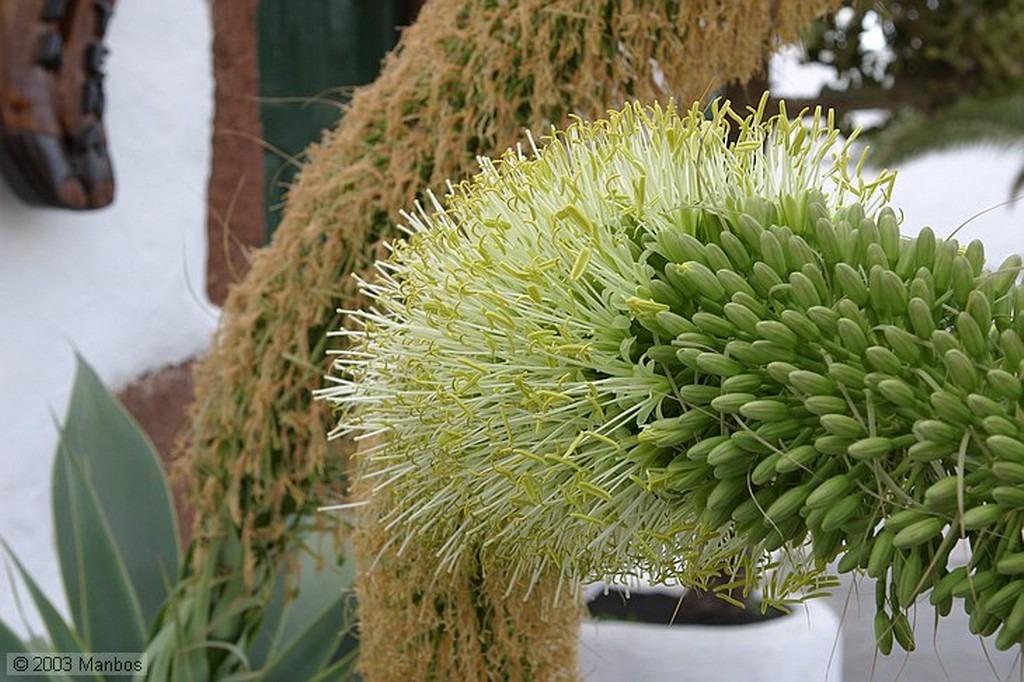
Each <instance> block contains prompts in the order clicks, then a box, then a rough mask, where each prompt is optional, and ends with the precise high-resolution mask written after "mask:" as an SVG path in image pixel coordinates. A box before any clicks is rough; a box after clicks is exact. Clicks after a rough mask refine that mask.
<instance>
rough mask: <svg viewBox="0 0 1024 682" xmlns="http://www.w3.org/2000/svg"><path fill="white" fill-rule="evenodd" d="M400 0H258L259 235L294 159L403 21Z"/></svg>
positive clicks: (368, 71) (369, 74)
mask: <svg viewBox="0 0 1024 682" xmlns="http://www.w3.org/2000/svg"><path fill="white" fill-rule="evenodd" d="M409 4H410V3H409V2H408V0H260V3H259V20H258V25H259V62H260V118H261V119H262V123H263V137H264V140H265V141H266V144H267V150H266V152H265V153H264V166H265V168H266V180H265V183H266V187H265V192H264V207H265V209H264V210H265V214H266V222H265V224H266V231H267V238H268V239H269V238H270V235H271V234H273V231H274V228H275V227H276V226H277V224H278V222H280V219H281V202H282V197H283V195H284V191H285V189H286V188H287V186H288V185H289V184H290V183H291V181H292V179H293V178H294V176H295V171H296V167H295V161H299V160H301V158H302V154H303V152H304V150H305V149H306V148H307V147H308V146H309V145H310V143H312V142H316V141H318V140H320V138H321V136H322V134H323V131H324V130H325V129H329V128H332V127H333V126H334V125H335V123H337V121H338V118H339V117H340V115H341V110H340V106H341V104H343V103H344V102H347V101H348V96H349V93H350V91H351V88H352V87H353V86H357V85H364V84H366V83H369V82H372V81H373V80H374V79H375V78H376V77H377V72H378V70H379V67H380V63H381V59H383V57H384V55H385V54H387V52H388V51H389V50H390V49H391V48H392V47H394V45H395V42H396V41H397V39H398V30H397V27H398V26H399V25H400V23H401V22H403V21H407V20H408V18H409V17H408V11H409V8H408V6H409Z"/></svg>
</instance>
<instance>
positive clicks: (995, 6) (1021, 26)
mask: <svg viewBox="0 0 1024 682" xmlns="http://www.w3.org/2000/svg"><path fill="white" fill-rule="evenodd" d="M845 4H846V7H844V8H843V9H841V10H839V11H837V12H835V13H833V14H830V15H828V16H827V17H826V18H824V19H822V20H821V21H819V22H816V23H815V24H814V25H813V28H812V29H811V30H810V31H808V34H807V36H806V49H807V56H808V60H809V61H816V62H820V63H822V64H828V65H831V66H835V67H836V70H837V71H838V75H839V78H840V79H842V80H843V81H844V82H847V83H849V84H850V85H851V86H853V87H854V88H866V89H872V88H875V87H879V86H882V87H891V88H893V89H894V91H898V92H899V93H900V95H898V96H897V97H896V98H895V99H899V100H904V101H903V102H901V103H905V102H906V99H909V100H910V101H912V102H913V104H914V106H915V107H916V108H917V109H919V110H923V111H930V110H936V109H938V108H941V107H944V106H948V105H950V104H952V103H953V102H955V101H956V100H958V99H959V98H961V97H963V96H968V97H972V98H992V97H1005V96H1009V95H1015V94H1017V93H1019V92H1021V90H1022V88H1024V67H1022V66H1021V65H1022V64H1024V44H1022V43H1021V40H1020V37H1021V36H1022V35H1024V2H1022V0H985V1H984V2H980V3H979V2H977V1H975V0H942V1H941V2H939V1H936V0H928V1H927V2H921V1H920V0H916V1H915V0H912V1H910V2H905V1H900V2H868V1H865V0H853V1H851V2H847V3H845ZM871 30H874V31H878V30H880V32H881V35H882V38H883V40H884V43H885V50H879V49H871V50H866V49H865V48H864V45H863V43H862V39H863V37H864V34H865V33H867V32H868V31H871ZM885 52H888V54H885ZM911 90H916V92H910V91H911ZM905 98H906V99H905Z"/></svg>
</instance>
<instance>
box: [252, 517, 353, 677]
mask: <svg viewBox="0 0 1024 682" xmlns="http://www.w3.org/2000/svg"><path fill="white" fill-rule="evenodd" d="M311 539H312V542H311V545H312V546H313V547H322V546H327V547H330V548H332V551H328V552H326V554H327V555H328V556H327V559H326V561H324V562H320V561H318V556H317V554H321V552H319V551H318V552H309V551H303V552H302V554H301V556H300V558H299V562H300V567H301V575H302V580H301V584H300V589H299V592H298V595H297V596H295V597H294V598H293V599H291V600H290V601H289V600H287V599H286V598H285V584H286V578H285V575H284V571H283V570H282V571H281V572H280V573H279V575H278V577H277V580H276V581H275V585H274V593H273V595H272V597H271V600H270V602H269V603H268V605H267V608H266V610H265V612H264V621H263V624H262V627H261V628H260V631H259V632H258V633H257V636H256V639H255V641H254V642H253V645H252V647H251V648H250V662H251V664H252V666H253V667H254V668H261V667H262V669H263V674H262V675H261V676H260V679H261V680H293V679H313V678H314V677H316V676H317V675H320V674H323V673H325V672H326V671H327V670H342V669H348V668H350V667H351V664H352V662H351V660H348V659H352V658H354V653H352V652H350V651H348V650H351V649H354V648H355V647H354V646H353V645H352V644H351V641H350V640H349V646H348V647H344V648H343V647H341V645H342V642H343V639H344V638H345V637H346V635H348V634H349V633H350V631H351V630H353V629H354V626H355V622H356V618H355V610H354V609H353V608H351V602H352V599H353V598H352V595H351V586H352V581H353V579H354V577H355V567H354V565H353V564H352V562H351V561H346V562H345V563H343V564H342V565H341V566H338V565H336V564H334V563H333V562H334V558H335V557H336V556H337V553H336V552H334V551H333V542H332V541H330V540H329V539H328V538H327V537H326V536H317V535H314V536H312V538H311ZM343 555H344V556H351V552H343ZM318 564H322V565H318ZM346 654H347V655H346ZM338 659H346V660H348V664H347V665H346V666H338V665H337V664H338V663H339V662H341V661H340V660H338ZM323 679H332V678H330V677H328V678H323Z"/></svg>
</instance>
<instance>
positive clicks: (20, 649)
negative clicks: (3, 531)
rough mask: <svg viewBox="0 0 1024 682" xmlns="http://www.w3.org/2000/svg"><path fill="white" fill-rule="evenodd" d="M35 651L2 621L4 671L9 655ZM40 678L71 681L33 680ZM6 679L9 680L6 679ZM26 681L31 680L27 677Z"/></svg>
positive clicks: (0, 640)
mask: <svg viewBox="0 0 1024 682" xmlns="http://www.w3.org/2000/svg"><path fill="white" fill-rule="evenodd" d="M8 553H9V552H8ZM34 651H35V649H34V647H32V646H31V645H29V644H28V643H26V642H24V641H22V639H21V638H20V637H18V635H16V634H14V631H12V630H11V629H10V628H9V627H7V625H6V624H5V623H4V622H3V621H0V654H4V657H3V659H0V665H2V666H4V668H3V669H4V670H6V667H7V661H6V657H7V654H26V655H29V656H31V655H32V653H33V652H34ZM40 677H41V678H42V679H44V680H50V681H51V682H64V681H65V680H70V679H71V678H69V677H65V676H63V675H58V676H53V675H40V676H33V677H32V678H31V679H39V678H40ZM4 679H7V678H6V677H5V678H4ZM25 679H29V678H27V677H26V678H25ZM93 679H96V678H93Z"/></svg>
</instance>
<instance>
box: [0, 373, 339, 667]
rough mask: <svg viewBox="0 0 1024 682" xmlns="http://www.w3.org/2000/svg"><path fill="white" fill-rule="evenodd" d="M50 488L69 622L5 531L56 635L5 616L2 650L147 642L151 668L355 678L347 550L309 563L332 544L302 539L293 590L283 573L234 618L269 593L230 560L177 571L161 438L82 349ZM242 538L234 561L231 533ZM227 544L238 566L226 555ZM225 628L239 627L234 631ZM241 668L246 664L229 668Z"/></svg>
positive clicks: (105, 648) (136, 646) (115, 647)
mask: <svg viewBox="0 0 1024 682" xmlns="http://www.w3.org/2000/svg"><path fill="white" fill-rule="evenodd" d="M53 497H54V523H55V527H56V537H57V548H58V555H59V558H60V566H61V573H62V575H63V577H64V586H65V590H66V592H67V595H68V602H69V607H70V611H71V622H70V623H68V622H66V621H65V620H64V618H63V617H62V616H61V615H60V613H59V612H58V611H57V609H56V608H55V607H54V605H53V604H52V603H51V602H50V600H49V599H48V598H47V597H46V595H45V594H44V593H43V591H42V590H41V589H40V588H39V586H38V585H37V583H36V582H35V580H34V579H33V578H32V576H31V574H29V573H28V571H26V570H25V568H24V566H23V565H22V564H21V562H20V561H19V560H18V559H17V558H16V557H15V556H14V555H13V554H12V553H11V552H10V549H9V548H7V546H6V545H5V549H7V553H8V555H9V556H10V558H11V560H12V562H13V564H14V567H15V569H16V571H17V573H18V575H19V577H20V578H21V581H22V582H23V583H24V585H25V587H26V588H27V589H28V592H29V595H30V596H31V599H32V603H33V604H34V606H35V608H36V611H37V612H38V613H39V616H40V617H41V619H42V621H43V624H44V625H45V627H46V632H47V635H48V639H49V641H48V642H46V643H41V642H37V641H32V642H22V641H21V640H20V639H19V638H18V637H17V636H16V635H15V634H14V633H13V632H12V631H11V630H10V629H9V627H8V626H6V625H4V624H3V623H0V649H2V650H3V651H6V652H15V651H35V650H40V647H42V646H45V648H46V650H49V651H57V652H67V653H73V652H86V653H88V652H111V651H119V652H136V651H137V652H141V651H146V652H147V654H148V657H149V661H150V671H149V675H148V678H147V679H151V680H196V681H205V680H210V679H218V680H219V679H238V680H243V679H244V680H275V679H287V676H286V675H285V674H284V673H285V672H286V671H288V670H292V671H298V675H299V678H300V679H324V680H328V679H330V680H341V679H347V678H348V676H349V674H350V673H351V671H352V666H353V660H354V645H353V641H352V639H351V629H352V627H353V624H354V622H355V613H354V610H353V608H352V605H351V603H350V602H351V593H350V591H349V590H348V588H347V587H346V586H350V585H351V583H352V579H353V575H352V572H353V569H352V567H351V563H346V564H344V565H342V566H341V567H335V568H333V569H328V568H326V567H322V566H319V565H314V562H315V561H316V560H317V559H316V557H318V556H321V555H322V554H326V555H327V556H330V557H333V556H336V554H335V553H332V552H331V549H332V547H330V546H327V545H329V543H325V546H322V547H317V550H316V551H315V552H303V554H302V556H301V557H300V560H301V563H302V565H303V569H304V570H303V577H304V580H303V581H302V582H301V583H300V584H299V586H298V587H300V588H301V589H298V588H293V589H292V591H293V592H296V594H294V595H289V598H285V587H286V582H285V576H284V575H283V573H282V574H281V575H279V576H278V578H277V581H276V583H275V593H274V596H273V599H272V600H271V603H270V604H269V606H267V608H266V610H265V612H264V621H263V623H262V626H261V623H260V622H258V621H252V622H250V623H249V624H248V628H242V627H240V624H241V623H242V622H243V620H244V617H245V616H246V614H251V613H253V612H254V611H259V610H260V609H262V607H263V602H264V601H265V600H264V599H262V598H261V596H260V595H252V594H247V592H246V590H245V589H244V588H243V585H242V584H241V581H240V579H239V578H238V575H237V569H235V567H233V566H231V568H233V569H235V570H231V571H229V572H228V576H229V577H228V578H223V577H219V576H218V575H216V574H215V571H214V568H215V567H216V564H215V563H214V562H209V563H208V564H207V565H205V566H204V570H203V572H201V573H200V574H198V575H192V574H188V573H183V568H182V562H181V559H180V556H179V555H180V548H179V540H178V524H177V519H176V518H175V515H174V508H173V506H172V500H171V493H170V489H169V487H168V485H167V481H166V479H165V478H164V474H163V469H162V466H161V464H160V461H159V459H158V458H157V455H156V453H155V452H154V450H153V446H152V444H151V443H150V442H149V441H148V439H147V438H146V436H145V434H144V433H143V432H142V431H141V430H140V429H139V427H138V425H137V424H135V422H134V421H133V420H132V419H131V417H130V416H129V415H128V414H127V412H125V411H124V408H122V407H121V406H120V405H119V404H118V403H117V402H116V400H115V399H114V398H113V396H111V395H110V393H109V391H107V389H106V387H105V386H104V385H103V384H102V382H101V381H100V380H99V378H98V377H97V376H96V374H95V372H94V371H93V370H92V368H90V367H89V366H88V364H87V363H86V362H85V361H84V360H82V359H81V358H78V366H77V372H76V375H75V383H74V386H73V388H72V392H71V398H70V401H69V404H68V411H67V415H66V417H65V420H64V424H63V426H62V429H61V436H60V441H59V443H58V447H57V453H56V458H55V462H54V473H53ZM313 539H315V538H313ZM311 540H312V539H311ZM224 544H225V546H226V547H227V548H228V549H230V547H231V546H232V545H231V543H230V542H226V543H224ZM234 547H235V549H236V555H235V557H234V560H235V561H236V562H237V560H238V555H237V549H238V542H237V539H236V540H235V542H234ZM221 558H222V559H223V560H225V561H228V562H229V566H230V560H231V559H232V557H230V556H227V555H225V556H223V557H221ZM324 595H330V596H329V598H326V599H325V597H324ZM251 620H252V619H251V618H250V621H251ZM231 634H238V636H236V637H235V639H234V640H231V639H229V635H231ZM254 638H255V640H256V642H255V643H253V642H251V641H250V640H252V639H254ZM250 647H251V651H248V650H249V649H250ZM225 651H227V652H230V653H231V654H232V655H233V657H226V656H224V652H225ZM247 651H248V653H247ZM238 670H244V671H245V672H244V674H243V673H238V674H237V675H236V676H235V677H231V676H230V675H231V674H234V673H236V672H237V671H238ZM95 679H100V678H95ZM290 679H295V678H294V677H292V678H290Z"/></svg>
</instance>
